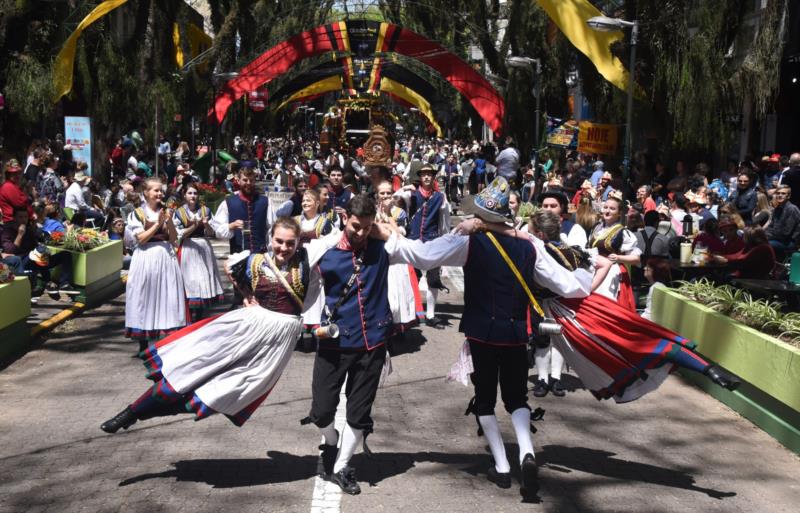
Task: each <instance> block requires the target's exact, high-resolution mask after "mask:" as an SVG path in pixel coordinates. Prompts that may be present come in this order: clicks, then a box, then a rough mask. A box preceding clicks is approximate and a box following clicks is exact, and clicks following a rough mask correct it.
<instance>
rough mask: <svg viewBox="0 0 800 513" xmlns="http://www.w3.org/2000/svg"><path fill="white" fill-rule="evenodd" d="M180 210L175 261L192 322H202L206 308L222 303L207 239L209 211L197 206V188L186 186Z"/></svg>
mask: <svg viewBox="0 0 800 513" xmlns="http://www.w3.org/2000/svg"><path fill="white" fill-rule="evenodd" d="M183 197H184V200H185V201H186V202H185V203H184V204H183V206H181V207H180V208H178V209H177V210H176V211H175V218H174V219H173V222H174V223H175V229H176V230H177V232H178V240H179V241H180V247H179V249H178V260H179V262H180V266H181V273H182V275H183V285H184V288H185V290H186V302H187V304H188V306H189V313H190V315H191V320H192V322H195V321H199V320H200V319H202V318H203V312H204V311H205V309H206V308H208V307H209V306H211V305H212V304H213V303H215V302H219V301H222V299H223V294H222V284H221V283H220V280H219V270H218V269H217V260H216V258H215V257H214V248H213V247H212V246H211V241H209V239H208V238H209V237H213V235H214V229H213V228H211V226H210V225H209V220H210V219H211V218H212V217H213V214H212V213H211V209H209V208H208V207H207V206H205V205H200V203H199V202H198V190H197V186H196V185H194V184H190V185H188V186H187V187H186V191H185V192H184V195H183Z"/></svg>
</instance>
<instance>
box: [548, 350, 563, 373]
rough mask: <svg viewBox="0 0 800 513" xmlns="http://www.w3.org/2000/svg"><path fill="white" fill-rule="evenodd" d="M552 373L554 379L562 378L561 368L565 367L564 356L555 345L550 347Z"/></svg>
mask: <svg viewBox="0 0 800 513" xmlns="http://www.w3.org/2000/svg"><path fill="white" fill-rule="evenodd" d="M550 358H551V363H550V375H551V376H553V379H561V369H563V368H564V356H562V355H561V353H560V352H558V349H556V348H555V347H552V346H551V347H550Z"/></svg>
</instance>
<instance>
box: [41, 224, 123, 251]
mask: <svg viewBox="0 0 800 513" xmlns="http://www.w3.org/2000/svg"><path fill="white" fill-rule="evenodd" d="M55 235H58V236H57V237H55ZM108 242H109V239H108V234H107V233H106V232H98V231H97V230H93V229H91V228H72V229H70V230H67V231H66V232H64V233H53V234H51V235H50V241H49V243H50V244H51V245H53V246H57V247H61V248H64V249H66V250H68V251H77V252H79V253H84V252H86V251H89V250H90V249H94V248H97V247H100V246H102V245H104V244H108Z"/></svg>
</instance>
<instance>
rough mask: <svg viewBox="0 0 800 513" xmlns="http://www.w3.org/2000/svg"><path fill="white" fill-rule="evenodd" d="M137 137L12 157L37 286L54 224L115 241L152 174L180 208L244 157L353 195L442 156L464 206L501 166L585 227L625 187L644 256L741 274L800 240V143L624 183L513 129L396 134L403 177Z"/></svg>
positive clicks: (264, 176)
mask: <svg viewBox="0 0 800 513" xmlns="http://www.w3.org/2000/svg"><path fill="white" fill-rule="evenodd" d="M135 135H136V134H134V136H132V137H129V136H123V137H121V138H119V140H118V141H117V142H116V144H114V145H113V148H112V150H111V151H110V153H109V155H108V158H107V162H106V163H105V164H106V165H105V166H103V167H102V168H101V169H100V171H99V172H96V173H94V175H93V176H90V175H89V174H88V173H87V166H86V164H85V163H83V162H76V161H75V160H74V158H73V156H72V151H71V148H70V146H69V145H65V144H64V143H63V140H62V138H61V137H60V135H59V136H57V137H56V138H55V139H53V140H51V141H34V142H33V143H32V144H31V147H30V148H29V151H28V152H27V155H26V156H25V159H24V160H21V161H18V160H14V159H11V160H9V161H7V162H5V164H4V170H3V171H4V173H3V175H4V176H3V183H2V185H0V209H2V218H3V229H2V234H3V235H2V251H3V254H2V256H3V262H4V263H6V264H7V265H9V266H10V267H12V268H13V269H14V270H15V271H17V272H18V273H20V274H30V273H31V272H35V273H36V274H38V275H39V277H40V278H43V279H44V280H43V281H44V282H45V283H44V284H43V285H42V286H40V287H38V288H37V290H36V291H35V292H38V291H39V290H41V289H42V287H48V292H53V293H55V292H56V286H55V285H54V284H48V283H46V282H47V281H49V278H48V276H47V275H46V274H45V275H42V274H43V273H42V268H43V266H37V265H36V263H35V262H33V260H35V259H33V258H32V255H33V254H34V253H35V250H36V249H37V248H38V247H40V246H41V244H42V242H44V241H46V237H47V236H48V235H49V234H50V233H53V232H59V231H61V232H63V231H66V230H69V229H70V228H71V227H73V226H81V227H86V226H88V227H93V228H96V229H98V230H104V231H107V232H108V234H109V236H110V237H111V238H112V239H117V238H123V234H124V228H125V222H126V219H128V216H129V215H130V214H131V212H133V211H134V209H136V208H137V207H139V206H141V204H142V191H141V184H142V182H143V180H144V179H145V178H147V177H150V176H154V175H156V174H157V175H158V177H159V178H161V181H162V183H163V184H165V187H164V188H165V190H164V193H165V194H164V197H165V200H166V201H167V202H170V201H172V202H176V203H177V204H180V203H182V202H183V192H184V191H185V190H186V188H187V187H188V185H189V184H192V183H202V182H206V183H207V186H208V187H209V188H210V189H215V190H217V191H220V192H221V193H231V192H233V191H234V190H236V188H237V183H236V177H237V173H236V171H237V168H238V167H239V166H241V165H250V166H253V167H254V168H255V170H256V175H257V178H258V179H260V180H264V181H267V183H268V184H270V187H272V188H275V189H277V190H283V191H287V190H294V189H295V187H296V186H300V187H303V188H315V187H316V186H318V185H323V184H325V183H327V182H328V181H329V177H328V171H329V170H330V169H332V168H334V167H336V168H339V169H341V170H342V182H343V183H342V185H343V186H344V187H346V188H348V189H350V190H352V191H354V192H355V191H361V190H364V191H370V190H371V189H373V188H374V187H375V186H376V185H377V183H379V180H384V179H388V180H390V181H391V182H392V184H393V187H394V189H395V190H397V189H399V188H400V187H402V186H403V185H404V184H408V183H415V182H416V181H417V173H418V171H419V169H420V168H421V167H422V166H423V165H424V164H432V165H434V166H435V167H436V169H437V188H439V189H440V190H442V191H443V192H445V194H446V196H447V198H448V200H449V202H450V203H451V205H452V207H453V208H454V209H457V208H458V204H459V202H460V200H461V198H462V197H463V196H464V195H467V194H476V193H478V192H480V190H481V189H482V188H483V187H485V186H486V184H488V183H490V181H491V180H492V179H493V178H494V177H495V176H503V177H505V178H507V179H508V180H509V181H511V182H512V183H514V184H515V187H516V189H517V191H518V192H517V193H516V194H515V195H514V198H515V199H514V201H515V205H516V208H519V205H521V204H524V203H527V202H531V203H535V202H536V199H537V198H538V196H539V194H541V193H542V192H547V191H550V192H552V191H561V192H563V193H564V194H565V195H566V196H567V197H568V198H570V199H571V201H570V205H569V209H568V213H565V217H569V219H570V220H571V221H574V222H575V223H576V225H577V226H580V227H582V228H583V229H584V230H585V231H586V233H587V234H589V233H590V231H591V230H592V228H593V227H594V226H595V225H596V224H597V223H598V221H599V220H600V213H601V208H602V204H603V202H604V201H606V200H607V199H608V198H609V195H614V194H619V193H621V194H622V196H623V197H624V198H625V199H626V201H625V202H624V210H626V212H625V213H624V215H623V222H624V224H625V225H626V226H627V228H628V229H629V230H630V231H632V232H633V233H635V235H636V237H637V240H638V242H639V245H640V250H641V251H642V254H643V255H644V259H647V258H649V257H653V256H654V257H661V258H677V256H678V254H679V251H680V242H685V241H691V242H692V244H693V249H694V250H695V251H696V252H706V253H710V254H712V255H716V256H717V257H718V260H717V261H718V262H723V261H724V262H726V265H728V266H729V267H730V270H731V273H732V274H733V275H736V276H739V277H761V278H766V277H769V276H771V275H772V272H773V268H774V267H775V263H776V262H782V261H785V260H786V258H787V257H788V256H789V255H790V254H791V253H792V252H794V251H796V250H797V248H798V243H799V242H800V208H798V206H800V154H797V153H796V154H792V155H791V156H790V157H786V156H779V155H769V156H765V157H764V158H763V159H762V160H758V161H755V162H754V161H752V160H750V159H747V160H746V161H744V162H741V163H735V162H730V163H728V165H727V166H726V167H725V168H724V169H719V170H713V169H712V168H711V166H709V165H708V164H707V163H704V162H700V163H697V164H696V165H695V166H694V167H693V168H690V166H688V165H687V163H686V162H685V161H681V160H678V161H675V162H674V164H673V165H672V166H668V165H666V164H665V163H664V162H661V161H654V162H652V163H648V162H647V161H646V159H645V158H643V157H642V158H638V159H635V160H634V165H633V169H632V173H631V175H630V177H629V179H627V180H625V179H624V176H623V172H622V170H621V169H609V168H607V167H606V165H605V164H604V162H603V161H602V160H601V159H600V158H599V157H598V156H596V155H584V154H578V153H576V152H571V153H569V152H564V151H563V150H560V151H555V150H546V152H544V153H543V154H542V155H541V159H540V160H539V161H538V162H532V161H531V159H529V158H524V157H523V156H522V155H521V153H520V152H519V150H517V148H516V146H515V144H514V141H513V139H512V138H506V139H504V140H503V141H502V143H501V144H500V145H498V144H495V143H492V142H479V141H443V140H439V139H422V138H416V137H407V138H398V140H397V141H396V143H395V151H394V154H393V156H392V164H391V169H390V175H391V176H385V177H374V176H370V174H369V172H368V170H367V168H366V166H365V165H364V159H363V154H362V151H361V149H360V148H354V149H352V151H349V152H343V151H339V150H338V149H336V148H324V147H322V146H321V145H320V144H319V142H318V141H317V140H314V139H312V140H308V139H306V140H303V139H300V138H296V139H295V138H288V137H264V136H256V137H252V138H243V137H236V138H235V139H234V140H233V144H232V145H231V146H230V148H229V149H228V151H227V152H226V155H227V156H230V157H231V158H230V160H229V161H228V162H225V160H224V159H222V160H220V161H219V163H218V165H217V166H210V165H209V164H208V163H206V164H204V165H203V166H200V162H201V160H198V159H199V158H200V157H201V156H202V155H203V153H204V151H208V145H205V144H199V145H198V146H197V147H195V148H191V147H190V145H189V144H188V143H187V142H185V141H180V140H173V141H170V140H169V139H168V138H167V137H166V136H165V135H162V136H161V137H160V138H159V142H158V145H157V146H156V147H153V148H147V147H145V145H144V144H143V143H142V141H141V138H139V137H136V136H135ZM548 152H549V153H548ZM206 160H208V159H206ZM650 164H651V165H650ZM651 168H652V169H651ZM690 169H691V170H690ZM156 170H157V171H156ZM209 206H212V205H209ZM23 227H24V228H23ZM63 258H64V257H57V258H51V259H50V263H49V264H48V267H53V265H61V266H62V267H66V265H63V264H64V261H63ZM723 259H724V260H723ZM45 270H46V269H45ZM65 276H66V277H67V279H68V277H69V274H68V273H63V272H62V273H61V279H62V284H61V285H62V287H61V288H60V290H62V291H63V292H68V293H72V292H74V291H73V290H72V289H71V287H69V285H68V284H67V283H63V280H64V279H65V278H64V277H65Z"/></svg>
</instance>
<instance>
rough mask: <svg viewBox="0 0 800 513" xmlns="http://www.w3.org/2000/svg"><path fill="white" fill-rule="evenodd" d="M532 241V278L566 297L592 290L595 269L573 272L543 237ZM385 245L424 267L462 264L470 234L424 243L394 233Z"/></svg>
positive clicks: (397, 258) (399, 258)
mask: <svg viewBox="0 0 800 513" xmlns="http://www.w3.org/2000/svg"><path fill="white" fill-rule="evenodd" d="M530 241H531V244H533V247H534V249H535V250H536V262H535V263H534V268H533V279H534V280H535V281H536V283H537V284H539V285H541V286H543V287H545V288H547V289H549V290H550V291H552V292H553V293H555V294H558V295H559V296H561V297H566V298H580V297H586V296H588V295H589V294H590V293H591V292H592V277H593V276H594V274H593V273H592V272H589V271H587V270H586V269H577V270H575V271H574V272H570V271H568V270H566V269H565V268H564V267H562V266H561V265H559V263H558V262H556V261H555V259H553V257H552V256H550V254H549V253H548V252H547V250H546V249H545V247H544V243H543V242H542V241H541V240H539V239H538V238H536V237H533V236H531V237H530ZM384 248H385V249H386V252H387V253H388V254H389V261H390V262H391V263H399V262H406V263H409V264H411V265H413V266H414V267H416V268H417V269H421V270H428V269H433V268H435V267H440V266H445V265H450V266H456V267H463V266H464V264H466V263H467V258H468V256H469V237H468V236H465V235H455V234H451V233H448V234H447V235H444V236H442V237H439V238H437V239H434V240H432V241H428V242H424V243H423V242H421V241H418V240H409V239H405V238H402V237H398V236H397V235H396V234H392V236H391V237H389V240H388V241H386V245H385V246H384Z"/></svg>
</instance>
